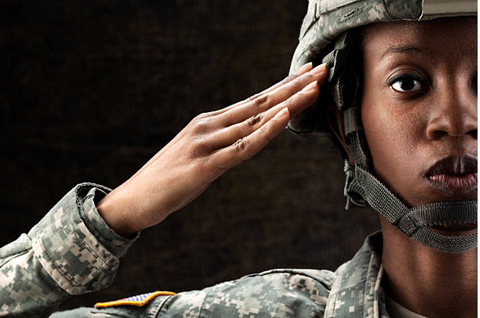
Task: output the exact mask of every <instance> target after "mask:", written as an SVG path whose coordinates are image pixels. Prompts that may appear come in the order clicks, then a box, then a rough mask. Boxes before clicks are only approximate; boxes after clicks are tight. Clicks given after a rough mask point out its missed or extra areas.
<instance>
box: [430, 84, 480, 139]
mask: <svg viewBox="0 0 480 318" xmlns="http://www.w3.org/2000/svg"><path fill="white" fill-rule="evenodd" d="M449 86H450V87H448V88H445V89H443V90H442V91H441V93H438V94H437V95H436V98H435V100H432V101H431V102H432V103H433V105H432V107H431V109H432V110H431V112H430V118H429V122H428V125H427V131H426V133H427V137H428V138H429V139H431V140H438V139H441V138H445V137H447V136H448V137H463V136H467V137H468V136H469V137H471V138H474V139H475V140H476V139H477V93H476V88H472V86H471V85H466V84H465V85H455V86H456V87H454V85H449Z"/></svg>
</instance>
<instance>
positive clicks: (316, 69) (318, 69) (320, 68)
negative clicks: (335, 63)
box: [310, 63, 327, 75]
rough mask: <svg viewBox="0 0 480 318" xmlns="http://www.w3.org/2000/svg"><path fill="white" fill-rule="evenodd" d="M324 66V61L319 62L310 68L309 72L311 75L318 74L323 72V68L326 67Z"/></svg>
mask: <svg viewBox="0 0 480 318" xmlns="http://www.w3.org/2000/svg"><path fill="white" fill-rule="evenodd" d="M326 66H327V64H325V63H324V64H321V65H319V66H317V67H315V68H314V69H313V70H311V71H310V74H311V75H318V74H320V73H324V72H325V70H326V69H327V67H326Z"/></svg>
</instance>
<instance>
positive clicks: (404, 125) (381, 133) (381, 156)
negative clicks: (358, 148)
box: [362, 94, 425, 193]
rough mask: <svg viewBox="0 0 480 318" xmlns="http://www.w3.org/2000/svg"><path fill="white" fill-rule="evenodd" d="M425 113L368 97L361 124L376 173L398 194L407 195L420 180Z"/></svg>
mask: <svg viewBox="0 0 480 318" xmlns="http://www.w3.org/2000/svg"><path fill="white" fill-rule="evenodd" d="M424 117H425V116H424V114H422V113H421V112H420V111H419V109H415V108H408V107H405V105H397V104H396V103H394V102H392V101H389V100H388V98H386V97H385V95H382V94H378V95H372V94H370V95H366V96H365V97H364V98H363V100H362V121H363V125H364V129H365V136H366V140H367V144H368V148H369V151H370V154H371V156H372V160H373V169H374V171H375V174H376V175H377V176H378V177H379V178H380V179H382V180H383V181H384V182H385V183H387V185H388V186H389V187H390V188H392V189H393V190H394V191H395V192H400V193H405V192H406V191H408V188H409V187H411V186H412V185H414V184H415V183H416V182H417V181H418V180H416V177H417V176H418V175H419V174H420V171H419V170H420V167H421V162H422V158H421V154H422V152H421V147H422V144H423V142H422V140H423V138H424V137H423V136H424V133H423V129H422V127H423V126H424Z"/></svg>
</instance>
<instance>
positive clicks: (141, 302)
mask: <svg viewBox="0 0 480 318" xmlns="http://www.w3.org/2000/svg"><path fill="white" fill-rule="evenodd" d="M173 295H176V294H175V293H172V292H168V291H156V292H153V293H147V294H142V295H137V296H132V297H128V298H123V299H119V300H114V301H108V302H105V303H96V304H95V308H107V307H115V306H137V307H142V306H145V305H146V304H148V303H149V302H150V301H151V300H152V299H155V297H158V296H173Z"/></svg>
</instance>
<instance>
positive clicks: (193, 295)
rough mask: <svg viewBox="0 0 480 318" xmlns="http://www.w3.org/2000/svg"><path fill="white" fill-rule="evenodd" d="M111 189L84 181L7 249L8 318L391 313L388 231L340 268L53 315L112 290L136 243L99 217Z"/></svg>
mask: <svg viewBox="0 0 480 318" xmlns="http://www.w3.org/2000/svg"><path fill="white" fill-rule="evenodd" d="M107 191H109V190H108V189H107V188H104V187H102V186H98V185H94V184H80V185H78V186H77V187H75V188H74V189H73V190H72V191H70V192H69V193H68V194H67V195H66V196H65V197H64V198H63V199H62V200H61V201H60V202H59V203H58V204H57V205H56V206H55V207H54V208H53V209H52V210H51V211H50V212H49V213H48V214H47V215H46V216H45V217H44V218H43V219H42V220H41V221H40V222H39V223H38V224H37V225H36V226H35V227H34V228H33V229H32V230H31V231H30V232H29V233H28V234H22V235H21V236H20V237H19V238H18V239H17V240H16V241H14V242H12V243H10V244H9V245H6V246H4V247H3V248H1V249H0V316H8V317H51V318H63V317H71V318H75V317H92V318H95V317H96V318H100V317H103V318H107V317H125V318H127V317H129V318H136V317H148V318H153V317H165V318H166V317H186V318H197V317H198V318H200V317H238V318H260V317H270V318H271V317H329V318H333V317H372V318H374V317H378V318H383V317H388V314H387V312H386V309H385V301H384V294H383V290H382V285H381V279H382V274H383V270H382V266H381V257H380V251H381V244H382V238H381V235H380V234H374V235H372V236H370V237H369V238H367V240H366V241H365V244H364V245H363V247H362V248H361V249H360V250H359V251H358V252H357V254H356V255H355V257H354V258H353V259H352V260H351V261H349V262H347V263H345V264H343V265H342V266H340V267H339V268H338V269H337V270H336V271H335V272H332V271H328V270H295V269H278V270H271V271H267V272H263V273H260V274H254V275H249V276H245V277H243V278H240V279H238V280H235V281H230V282H226V283H222V284H219V285H216V286H213V287H210V288H206V289H204V290H200V291H190V292H183V293H179V294H176V295H167V294H165V293H160V292H159V293H156V294H158V296H155V294H153V295H150V297H147V298H146V299H145V300H144V301H143V302H138V301H137V302H135V301H133V302H131V303H135V304H136V305H137V306H133V305H128V303H129V302H125V301H124V302H123V305H120V303H116V304H115V303H113V304H108V303H107V304H103V305H100V306H97V307H102V306H103V307H106V308H79V309H76V310H71V311H64V312H58V313H54V314H52V312H53V311H54V310H55V308H56V307H57V306H58V304H59V303H61V302H62V301H64V300H66V299H67V298H69V297H71V296H72V295H78V294H83V293H88V292H92V291H95V290H99V289H102V288H105V287H107V286H108V285H109V284H110V283H111V282H112V281H113V279H114V277H115V274H116V272H117V268H118V265H119V260H118V259H119V257H120V256H122V255H123V254H124V253H125V251H126V250H127V248H128V247H129V246H130V245H131V244H132V242H133V241H134V240H135V238H133V239H126V238H124V237H121V236H119V235H118V234H116V233H115V232H114V231H113V230H111V229H110V228H109V227H108V226H107V225H106V223H105V222H104V221H103V219H102V218H101V217H100V216H99V214H98V212H97V210H96V209H95V200H94V199H95V196H96V195H97V196H98V195H103V193H105V192H107ZM143 298H145V297H143ZM139 303H142V304H143V305H142V306H140V307H139V306H138V305H139ZM50 315H51V316H50Z"/></svg>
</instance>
